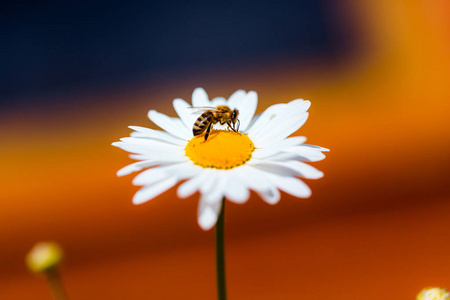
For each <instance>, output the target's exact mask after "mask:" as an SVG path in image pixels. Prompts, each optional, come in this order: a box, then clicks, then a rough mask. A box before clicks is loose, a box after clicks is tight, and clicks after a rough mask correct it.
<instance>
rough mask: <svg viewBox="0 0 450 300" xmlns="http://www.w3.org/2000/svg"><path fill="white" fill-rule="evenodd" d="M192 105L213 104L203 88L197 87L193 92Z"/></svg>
mask: <svg viewBox="0 0 450 300" xmlns="http://www.w3.org/2000/svg"><path fill="white" fill-rule="evenodd" d="M192 106H196V107H199V106H211V104H210V102H209V98H208V94H207V93H206V91H205V90H204V89H203V88H196V89H195V90H194V92H193V93H192Z"/></svg>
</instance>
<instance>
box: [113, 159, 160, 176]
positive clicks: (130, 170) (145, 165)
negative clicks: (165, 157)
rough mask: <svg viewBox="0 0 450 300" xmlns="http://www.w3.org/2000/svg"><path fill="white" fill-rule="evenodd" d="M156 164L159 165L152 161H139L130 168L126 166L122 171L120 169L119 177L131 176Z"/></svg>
mask: <svg viewBox="0 0 450 300" xmlns="http://www.w3.org/2000/svg"><path fill="white" fill-rule="evenodd" d="M156 164H157V163H156V162H155V161H151V160H144V161H138V162H135V163H132V164H130V165H128V166H125V167H123V168H122V169H120V170H119V171H117V176H119V177H121V176H125V175H128V174H131V173H133V172H137V171H141V170H143V169H145V168H148V167H151V166H154V165H156Z"/></svg>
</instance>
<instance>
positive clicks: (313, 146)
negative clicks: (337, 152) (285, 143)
mask: <svg viewBox="0 0 450 300" xmlns="http://www.w3.org/2000/svg"><path fill="white" fill-rule="evenodd" d="M303 146H304V147H311V148H314V149H319V150H320V151H324V152H328V151H330V149H327V148H324V147H320V146H315V145H309V144H303Z"/></svg>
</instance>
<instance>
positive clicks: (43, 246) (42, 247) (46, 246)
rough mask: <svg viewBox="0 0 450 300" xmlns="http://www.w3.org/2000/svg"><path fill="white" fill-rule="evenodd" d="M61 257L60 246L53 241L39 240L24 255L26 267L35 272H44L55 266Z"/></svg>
mask: <svg viewBox="0 0 450 300" xmlns="http://www.w3.org/2000/svg"><path fill="white" fill-rule="evenodd" d="M62 258H63V251H62V249H61V247H60V246H59V245H58V244H56V243H54V242H40V243H37V244H36V245H34V247H33V248H32V249H31V251H30V252H29V253H28V254H27V256H26V259H25V261H26V264H27V266H28V268H29V269H30V270H31V271H33V272H36V273H42V272H45V271H47V270H49V269H51V268H53V267H55V266H57V265H58V264H59V263H60V262H61V260H62Z"/></svg>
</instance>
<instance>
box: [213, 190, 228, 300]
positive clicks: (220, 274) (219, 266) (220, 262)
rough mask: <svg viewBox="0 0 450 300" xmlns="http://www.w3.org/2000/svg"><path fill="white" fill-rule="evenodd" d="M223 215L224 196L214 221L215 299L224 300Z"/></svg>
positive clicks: (225, 292)
mask: <svg viewBox="0 0 450 300" xmlns="http://www.w3.org/2000/svg"><path fill="white" fill-rule="evenodd" d="M224 216H225V198H223V199H222V208H221V209H220V214H219V218H218V219H217V223H216V237H215V240H216V272H217V299H218V300H226V299H227V290H226V283H225V247H224V246H225V242H224V223H225V222H224V219H225V218H224Z"/></svg>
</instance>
